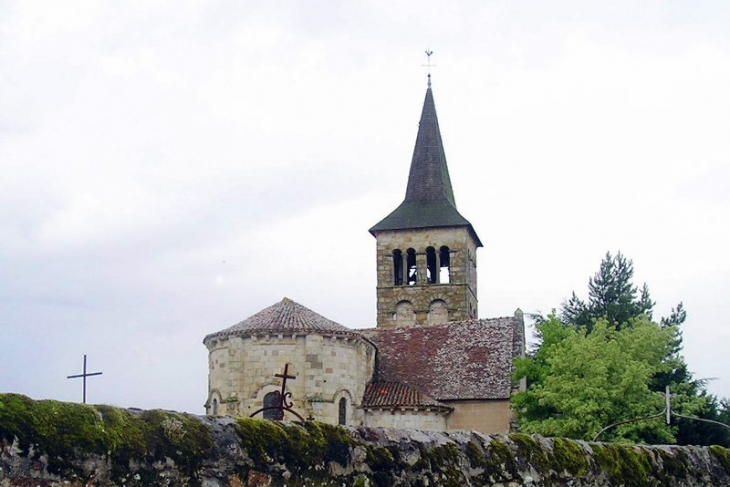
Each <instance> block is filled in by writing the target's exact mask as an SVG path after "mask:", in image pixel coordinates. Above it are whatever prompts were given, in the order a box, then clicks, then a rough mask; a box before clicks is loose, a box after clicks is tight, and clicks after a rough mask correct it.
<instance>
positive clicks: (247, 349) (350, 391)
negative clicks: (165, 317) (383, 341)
mask: <svg viewBox="0 0 730 487" xmlns="http://www.w3.org/2000/svg"><path fill="white" fill-rule="evenodd" d="M207 346H208V348H209V359H208V365H209V378H208V382H209V395H208V400H207V402H206V409H207V411H208V414H210V415H214V416H215V415H231V416H248V415H250V414H251V413H253V412H255V411H256V410H258V409H260V408H261V407H263V405H264V396H265V395H266V394H267V393H269V392H274V391H279V390H280V389H281V379H279V378H277V377H275V374H281V373H282V372H283V371H284V367H285V365H286V364H289V374H291V375H293V376H295V377H296V378H295V379H290V380H288V381H287V390H288V391H290V392H291V393H292V400H293V408H294V410H296V411H297V413H299V414H300V415H301V416H302V417H304V418H314V419H316V420H319V421H324V422H328V423H332V424H337V422H338V419H339V418H338V416H339V414H338V413H339V410H338V401H339V400H340V399H342V398H344V399H345V400H346V404H347V419H346V421H347V424H349V425H360V424H362V420H363V418H362V411H361V410H360V408H359V406H360V401H361V400H362V397H363V394H364V393H365V385H366V384H367V383H368V382H369V381H370V380H371V378H372V375H373V368H374V366H375V349H374V347H373V346H372V344H370V343H369V342H367V341H366V340H365V339H363V338H362V337H359V336H342V335H324V334H318V333H314V332H310V333H307V334H303V333H301V334H292V333H289V334H283V333H277V334H259V335H254V336H245V337H238V336H232V337H223V338H216V339H212V340H210V341H209V342H208V343H207ZM215 404H219V405H220V407H219V408H218V410H217V411H216V408H215Z"/></svg>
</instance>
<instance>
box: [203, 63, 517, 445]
mask: <svg viewBox="0 0 730 487" xmlns="http://www.w3.org/2000/svg"><path fill="white" fill-rule="evenodd" d="M370 233H371V234H372V235H373V236H374V237H375V239H376V246H377V251H376V261H375V267H376V271H377V327H376V328H370V329H363V330H353V329H350V328H347V327H345V326H342V325H340V324H338V323H335V322H334V321H331V320H329V319H327V318H325V317H323V316H320V315H319V314H317V313H315V312H314V311H312V310H310V309H308V308H306V307H304V306H302V305H301V304H298V303H296V302H294V301H292V300H290V299H288V298H284V299H283V300H282V301H280V302H278V303H276V304H274V305H272V306H269V307H268V308H266V309H264V310H262V311H260V312H258V313H256V314H255V315H253V316H251V317H249V318H247V319H245V320H243V321H241V322H240V323H238V324H236V325H233V326H231V327H229V328H226V329H224V330H221V331H218V332H215V333H211V334H209V335H208V336H206V337H205V339H204V340H203V343H204V344H205V346H206V347H207V348H208V351H209V362H208V365H209V372H208V400H207V401H206V403H205V407H206V412H207V414H208V415H232V416H249V415H251V414H252V413H256V412H257V411H260V410H261V409H262V408H266V407H271V406H274V405H276V404H279V401H280V397H281V396H280V394H281V392H280V391H281V390H282V378H281V377H277V375H278V376H282V375H284V374H283V371H284V370H285V368H286V370H287V371H288V375H289V376H290V378H289V380H288V381H287V382H286V390H285V393H284V394H285V397H286V398H290V400H291V409H292V410H293V411H294V413H295V414H296V415H299V416H300V417H301V418H306V419H314V420H318V421H324V422H328V423H335V424H347V425H352V426H360V425H363V426H371V427H393V428H417V429H424V430H437V431H447V430H455V429H468V430H477V431H481V432H484V433H504V432H508V431H509V428H510V422H511V419H512V412H511V410H510V403H509V399H510V395H511V394H512V392H514V391H515V390H517V389H518V388H519V387H520V385H519V384H515V383H513V382H512V380H511V378H510V374H511V371H512V362H513V359H514V358H515V357H517V356H520V355H522V354H524V348H525V337H524V323H523V319H522V313H521V312H520V311H519V310H517V312H516V313H515V315H514V316H510V317H504V318H491V319H479V318H478V307H477V304H478V303H477V260H476V259H477V249H478V248H479V247H481V246H482V242H481V240H479V237H478V235H477V233H476V231H475V229H474V228H473V227H472V225H471V223H469V221H468V220H467V219H466V218H464V217H463V216H462V215H461V214H460V213H459V212H458V210H457V209H456V202H455V199H454V192H453V190H452V187H451V180H450V179H449V171H448V167H447V165H446V155H445V153H444V148H443V143H442V141H441V133H440V130H439V124H438V119H437V117H436V107H435V104H434V100H433V93H432V91H431V82H430V75H429V83H428V89H427V90H426V98H425V101H424V104H423V111H422V113H421V121H420V125H419V128H418V135H417V138H416V144H415V149H414V151H413V159H412V162H411V168H410V174H409V178H408V187H407V189H406V196H405V199H404V201H403V203H401V204H400V206H398V207H397V208H396V209H395V210H394V211H393V212H392V213H390V214H389V215H388V216H386V217H385V218H384V219H383V220H381V221H380V222H379V223H377V224H376V225H375V226H373V227H372V228H371V229H370ZM282 416H284V419H296V418H294V417H293V414H292V413H290V412H288V411H286V412H285V413H284V414H282V411H280V410H277V409H264V410H263V411H261V414H260V415H258V417H267V418H271V419H280V418H282Z"/></svg>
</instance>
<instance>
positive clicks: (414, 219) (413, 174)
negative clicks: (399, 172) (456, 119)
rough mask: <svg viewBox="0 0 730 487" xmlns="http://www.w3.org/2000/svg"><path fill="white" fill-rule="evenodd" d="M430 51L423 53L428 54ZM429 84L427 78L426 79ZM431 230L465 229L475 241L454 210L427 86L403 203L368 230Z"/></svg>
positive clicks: (470, 228) (447, 171) (461, 217)
mask: <svg viewBox="0 0 730 487" xmlns="http://www.w3.org/2000/svg"><path fill="white" fill-rule="evenodd" d="M428 53H429V51H426V54H428ZM429 59H430V57H429ZM429 81H430V78H429ZM434 227H468V228H469V230H470V232H471V233H473V235H474V237H475V238H476V242H477V245H478V246H480V247H481V245H482V244H481V242H480V241H479V238H478V237H477V236H476V232H474V229H473V227H472V226H471V223H469V221H468V220H467V219H466V218H464V217H463V216H461V214H460V213H459V212H458V211H457V209H456V200H455V199H454V190H453V189H452V187H451V178H450V177H449V168H448V166H447V164H446V154H445V153H444V146H443V142H442V140H441V130H440V129H439V123H438V117H437V116H436V104H435V103H434V100H433V92H432V90H431V87H430V86H429V87H428V89H427V90H426V97H425V99H424V101H423V110H422V112H421V121H420V123H419V125H418V135H417V136H416V145H415V147H414V149H413V159H412V160H411V169H410V173H409V175H408V186H407V188H406V197H405V199H404V200H403V203H401V204H400V206H398V208H396V209H395V210H394V211H393V212H392V213H391V214H390V215H388V216H386V217H385V218H384V219H383V220H381V221H380V222H379V223H377V224H376V225H375V226H374V227H372V228H371V229H370V233H372V234H373V235H375V234H376V232H378V231H381V230H407V229H415V228H434Z"/></svg>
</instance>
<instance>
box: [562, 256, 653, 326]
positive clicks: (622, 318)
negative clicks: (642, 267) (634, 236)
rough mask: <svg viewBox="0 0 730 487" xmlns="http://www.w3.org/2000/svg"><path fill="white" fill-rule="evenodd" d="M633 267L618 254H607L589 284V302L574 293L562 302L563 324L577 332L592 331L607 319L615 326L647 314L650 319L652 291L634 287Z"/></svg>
mask: <svg viewBox="0 0 730 487" xmlns="http://www.w3.org/2000/svg"><path fill="white" fill-rule="evenodd" d="M633 277H634V264H633V262H632V261H631V260H630V259H626V257H624V256H623V254H621V252H618V253H617V254H616V256H615V257H614V256H612V255H611V252H606V257H605V258H604V259H603V261H602V262H601V268H600V269H599V271H598V272H597V273H596V274H595V275H594V276H593V277H592V278H590V279H589V281H588V302H587V303H586V302H585V301H583V300H582V299H580V298H579V297H578V296H577V295H576V294H575V292H573V294H572V295H571V297H570V299H569V300H568V301H566V302H565V303H563V308H562V315H561V317H562V320H563V323H570V324H572V325H573V326H574V327H575V328H576V329H578V328H580V327H586V328H587V329H588V331H589V332H590V331H591V328H592V327H593V323H594V322H595V321H596V320H597V319H599V318H605V319H607V320H608V322H609V323H610V324H611V325H613V326H616V327H619V326H621V325H624V324H629V323H630V320H631V318H636V317H637V316H640V315H642V314H645V315H647V316H648V317H649V319H651V311H652V308H653V307H654V302H653V301H652V300H651V297H650V296H649V288H648V287H647V285H646V284H644V285H643V286H642V288H641V292H639V289H638V288H637V287H636V286H635V285H634V284H633V282H632V279H633Z"/></svg>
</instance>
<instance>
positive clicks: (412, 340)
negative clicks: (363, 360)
mask: <svg viewBox="0 0 730 487" xmlns="http://www.w3.org/2000/svg"><path fill="white" fill-rule="evenodd" d="M522 329H523V324H522V317H521V315H518V316H515V317H507V318H493V319H487V320H468V321H458V322H452V323H446V324H443V325H433V326H424V327H408V328H391V329H377V328H374V329H368V330H360V332H361V333H363V334H364V335H365V336H366V337H368V338H369V339H370V340H371V341H373V342H374V343H375V345H376V346H377V347H378V355H377V362H376V378H377V380H380V381H389V382H400V383H403V384H407V385H409V386H412V387H415V388H417V389H418V390H420V391H422V392H423V393H425V394H427V395H429V396H431V397H434V398H436V399H437V400H439V401H446V400H458V399H506V398H509V397H510V393H511V391H512V381H511V378H510V375H511V372H512V360H513V358H514V357H515V356H516V355H519V354H521V353H522V345H521V344H522V343H523V337H522V331H521V330H522Z"/></svg>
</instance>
